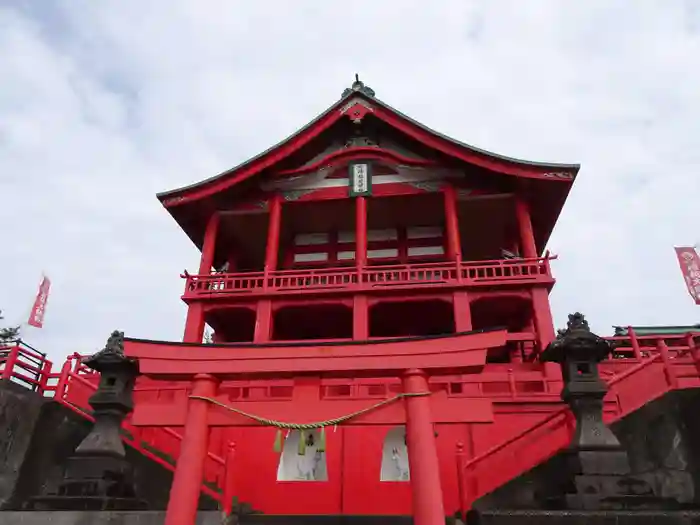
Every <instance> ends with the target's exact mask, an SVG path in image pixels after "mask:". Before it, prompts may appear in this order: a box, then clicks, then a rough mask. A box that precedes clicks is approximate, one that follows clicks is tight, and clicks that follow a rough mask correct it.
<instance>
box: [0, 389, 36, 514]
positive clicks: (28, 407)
mask: <svg viewBox="0 0 700 525" xmlns="http://www.w3.org/2000/svg"><path fill="white" fill-rule="evenodd" d="M43 405H44V402H43V400H42V399H41V398H40V397H39V396H38V395H37V394H35V393H34V392H31V391H29V390H27V389H26V388H24V387H22V386H20V385H17V384H15V383H12V382H10V381H6V380H2V381H0V509H4V508H7V507H8V506H11V505H12V500H13V498H14V497H15V487H16V485H17V482H18V479H19V478H20V473H21V470H22V468H23V465H24V463H25V458H26V457H27V455H28V451H29V449H30V446H31V441H32V436H34V435H35V433H36V432H35V429H36V426H37V424H38V422H39V420H40V418H41V410H42V408H43Z"/></svg>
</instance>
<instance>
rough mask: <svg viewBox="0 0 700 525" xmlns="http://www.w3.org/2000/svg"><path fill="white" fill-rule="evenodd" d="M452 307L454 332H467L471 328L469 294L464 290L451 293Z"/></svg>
mask: <svg viewBox="0 0 700 525" xmlns="http://www.w3.org/2000/svg"><path fill="white" fill-rule="evenodd" d="M452 309H453V315H454V318H455V331H456V332H469V331H471V330H472V329H473V325H472V309H471V304H470V302H469V294H468V293H467V292H466V291H465V290H458V291H456V292H453V293H452Z"/></svg>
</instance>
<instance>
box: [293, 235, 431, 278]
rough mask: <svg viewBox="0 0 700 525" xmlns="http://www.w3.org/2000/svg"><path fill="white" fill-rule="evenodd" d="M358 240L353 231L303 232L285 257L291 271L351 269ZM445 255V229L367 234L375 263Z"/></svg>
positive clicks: (416, 259)
mask: <svg viewBox="0 0 700 525" xmlns="http://www.w3.org/2000/svg"><path fill="white" fill-rule="evenodd" d="M355 251H356V237H355V232H352V231H331V232H313V233H300V234H297V235H295V236H294V239H293V241H292V243H291V246H290V247H289V248H288V250H287V252H286V254H285V266H286V267H287V268H303V267H309V266H316V267H324V266H351V265H353V264H354V263H355ZM444 255H445V236H444V232H443V228H442V227H441V226H419V227H408V228H404V227H401V228H386V229H373V230H368V231H367V261H368V262H369V263H370V264H372V263H374V264H381V263H384V264H386V263H389V264H391V263H394V264H406V263H411V262H428V261H436V260H441V259H442V258H443V257H444Z"/></svg>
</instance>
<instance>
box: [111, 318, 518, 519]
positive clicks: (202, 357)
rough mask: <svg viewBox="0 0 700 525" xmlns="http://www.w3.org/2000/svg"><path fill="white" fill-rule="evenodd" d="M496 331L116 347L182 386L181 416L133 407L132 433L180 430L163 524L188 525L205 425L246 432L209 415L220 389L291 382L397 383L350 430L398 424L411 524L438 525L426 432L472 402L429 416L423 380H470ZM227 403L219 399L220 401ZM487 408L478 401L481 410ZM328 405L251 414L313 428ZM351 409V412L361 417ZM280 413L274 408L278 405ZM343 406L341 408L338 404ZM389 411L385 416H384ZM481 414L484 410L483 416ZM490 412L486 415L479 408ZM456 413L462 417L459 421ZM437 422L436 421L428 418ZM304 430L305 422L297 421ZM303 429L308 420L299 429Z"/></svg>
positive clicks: (234, 419) (225, 416) (498, 341)
mask: <svg viewBox="0 0 700 525" xmlns="http://www.w3.org/2000/svg"><path fill="white" fill-rule="evenodd" d="M506 341H507V332H506V331H505V330H492V331H476V332H466V333H459V334H455V335H450V336H445V337H434V338H403V339H390V340H384V341H371V342H366V341H363V342H360V343H345V344H330V343H326V344H323V343H321V344H316V345H313V346H312V345H307V344H304V345H299V346H290V345H289V344H284V345H274V344H268V345H249V346H239V345H213V346H212V345H206V346H203V345H196V344H195V345H193V344H187V343H167V342H159V341H148V340H140V339H129V338H125V340H124V352H125V354H126V355H127V356H128V357H133V358H137V359H138V360H139V370H140V372H141V374H142V375H145V376H147V377H150V378H154V379H162V380H168V381H174V380H191V381H192V395H191V396H190V398H189V400H188V402H187V407H184V406H177V405H173V404H171V405H170V406H168V405H163V404H162V403H161V404H158V403H137V405H136V408H135V411H134V414H133V421H132V422H133V424H134V425H138V426H184V427H185V431H184V435H183V439H182V445H181V448H180V455H179V457H178V460H177V465H176V468H175V475H174V478H173V484H172V487H171V490H170V499H169V502H168V508H167V513H166V518H165V525H192V524H193V523H194V522H195V518H196V513H197V504H198V501H199V493H200V487H201V484H202V480H203V475H204V462H205V459H206V456H207V452H208V437H209V427H210V426H212V425H224V426H239V425H246V426H250V424H251V422H250V420H248V419H245V420H244V419H243V417H242V416H239V415H236V414H235V413H230V412H227V411H223V410H221V409H219V410H211V409H210V407H211V406H212V401H213V400H215V399H216V396H217V388H218V384H219V382H220V381H221V380H227V379H228V380H230V379H262V378H267V379H270V378H279V377H280V376H287V377H288V376H290V375H301V374H323V376H324V377H348V376H351V377H400V378H401V382H402V385H403V395H404V396H405V397H404V400H405V404H404V407H405V409H404V411H403V414H401V410H400V406H401V405H400V404H398V403H395V404H393V405H387V407H386V408H383V409H382V413H383V415H382V413H377V412H373V413H368V414H365V415H363V416H359V417H358V418H357V421H354V423H355V424H357V423H364V424H367V423H368V422H369V421H370V420H372V419H374V420H375V422H387V420H390V421H391V422H401V423H403V422H405V424H406V441H407V450H408V460H409V467H410V469H411V478H410V484H411V492H412V499H413V514H414V522H415V524H416V525H444V520H445V512H444V508H443V496H442V488H441V484H440V470H439V465H438V456H437V449H436V446H435V434H434V429H433V424H434V423H436V422H448V421H449V422H457V421H462V420H464V421H466V420H470V421H471V420H473V417H470V416H468V415H466V410H465V409H466V408H467V407H466V404H467V403H468V404H469V406H470V407H471V408H473V407H474V404H473V401H467V400H461V399H443V400H442V402H441V403H440V406H439V407H438V406H436V407H435V408H438V410H437V411H436V413H435V414H433V410H431V405H434V404H435V403H431V398H430V397H429V396H427V395H426V394H427V393H428V392H429V387H428V374H430V373H432V374H438V373H439V374H461V373H475V372H478V371H480V370H481V369H482V368H483V366H484V365H485V363H486V353H487V349H489V348H495V347H500V346H503V345H505V344H506ZM226 401H228V400H226ZM485 402H486V403H488V401H485ZM337 403H338V402H337V401H332V400H325V401H324V400H316V401H315V402H314V401H311V400H309V401H306V400H305V401H304V407H305V408H304V409H303V410H299V409H298V407H297V409H296V410H295V409H294V407H293V406H291V407H290V403H289V402H287V403H280V402H279V401H277V402H267V403H266V402H260V403H256V407H257V409H258V411H259V412H260V415H261V416H262V417H265V418H266V419H276V418H279V419H286V420H288V419H290V418H293V417H295V415H296V416H298V417H300V418H304V419H309V414H313V421H319V420H324V419H331V418H333V417H335V416H337V415H338V414H337V412H336V413H332V411H333V410H334V409H336V410H337V407H338V404H337ZM346 403H354V404H355V406H356V407H357V409H360V408H363V407H360V406H358V405H357V403H358V402H357V401H355V402H353V401H347V402H346ZM282 405H283V406H282ZM344 406H345V407H347V405H344ZM389 407H391V410H389ZM484 408H485V409H486V407H484ZM486 411H487V412H489V413H490V410H489V409H486ZM460 414H465V415H462V416H461V417H460ZM436 416H437V417H436ZM301 422H305V421H301ZM309 422H311V421H309Z"/></svg>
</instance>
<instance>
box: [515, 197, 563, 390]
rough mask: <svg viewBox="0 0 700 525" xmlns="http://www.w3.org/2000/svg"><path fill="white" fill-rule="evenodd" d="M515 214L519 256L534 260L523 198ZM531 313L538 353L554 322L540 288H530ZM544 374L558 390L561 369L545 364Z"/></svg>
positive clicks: (547, 340) (532, 236)
mask: <svg viewBox="0 0 700 525" xmlns="http://www.w3.org/2000/svg"><path fill="white" fill-rule="evenodd" d="M515 213H516V216H517V219H518V231H519V232H520V247H521V252H520V253H521V255H522V257H523V258H525V259H534V258H536V257H537V256H538V254H537V245H536V244H535V234H534V233H533V230H532V220H531V218H530V207H529V206H528V203H527V201H526V200H525V198H524V197H522V196H520V195H518V196H516V197H515ZM531 294H532V312H533V318H534V319H533V320H534V325H535V331H536V333H537V346H538V349H537V350H538V351H539V352H541V351H542V350H544V349H545V348H546V347H547V345H548V344H549V343H551V342H552V341H553V340H554V337H555V334H554V320H553V319H552V309H551V307H550V305H549V292H548V291H547V289H546V288H544V287H542V286H535V287H533V288H532V292H531ZM544 372H545V375H546V376H547V378H548V379H550V380H552V381H553V382H554V384H552V385H550V387H551V388H553V389H556V388H558V383H559V381H560V380H561V369H560V367H559V366H557V365H556V363H545V364H544Z"/></svg>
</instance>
